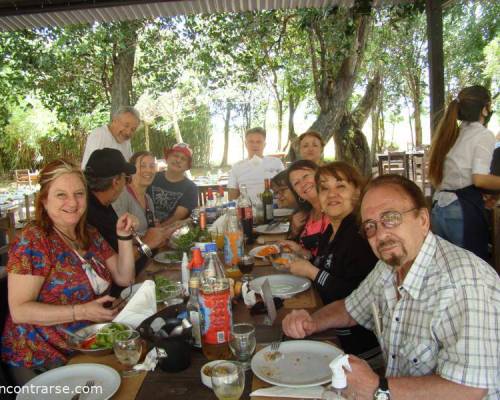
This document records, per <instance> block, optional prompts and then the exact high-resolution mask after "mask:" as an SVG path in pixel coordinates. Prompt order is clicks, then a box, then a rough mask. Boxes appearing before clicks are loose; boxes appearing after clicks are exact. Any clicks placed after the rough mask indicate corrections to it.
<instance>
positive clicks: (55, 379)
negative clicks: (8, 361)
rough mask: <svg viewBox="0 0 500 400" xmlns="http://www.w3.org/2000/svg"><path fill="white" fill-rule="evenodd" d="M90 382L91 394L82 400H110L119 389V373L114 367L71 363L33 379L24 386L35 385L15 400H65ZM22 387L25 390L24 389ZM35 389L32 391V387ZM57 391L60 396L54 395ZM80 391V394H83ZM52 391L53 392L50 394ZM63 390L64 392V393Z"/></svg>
mask: <svg viewBox="0 0 500 400" xmlns="http://www.w3.org/2000/svg"><path fill="white" fill-rule="evenodd" d="M90 380H93V381H94V385H95V387H94V388H93V389H92V392H89V393H88V394H85V395H84V394H82V396H81V397H82V398H85V400H106V399H109V398H111V396H113V395H114V394H115V393H116V391H117V390H118V388H119V387H120V382H121V378H120V374H119V373H118V372H116V371H115V370H114V369H113V368H111V367H108V366H107V365H102V364H74V365H65V366H64V367H60V368H55V369H51V370H50V371H47V372H44V373H43V374H41V375H38V376H36V377H35V378H33V379H32V380H30V381H29V382H28V383H26V386H27V387H34V386H37V388H36V389H37V390H32V391H31V392H30V393H19V394H18V395H17V397H16V399H17V400H58V399H61V400H63V399H64V400H68V399H70V398H71V397H72V396H74V395H75V394H76V392H75V391H74V389H75V387H76V386H85V383H86V382H87V381H90ZM26 386H25V387H26ZM33 389H35V388H33ZM58 389H59V392H60V393H57V390H58ZM81 389H83V388H80V391H82V390H81ZM49 390H52V393H50V392H49ZM63 390H66V393H64V392H63Z"/></svg>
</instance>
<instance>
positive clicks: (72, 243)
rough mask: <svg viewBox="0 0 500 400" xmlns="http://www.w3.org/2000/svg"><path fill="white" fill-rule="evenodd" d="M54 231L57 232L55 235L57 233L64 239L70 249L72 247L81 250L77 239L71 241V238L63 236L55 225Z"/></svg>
mask: <svg viewBox="0 0 500 400" xmlns="http://www.w3.org/2000/svg"><path fill="white" fill-rule="evenodd" d="M54 229H55V230H56V231H57V233H59V234H60V235H61V236H62V237H63V239H66V240H67V241H68V242H69V243H70V245H71V247H73V248H74V249H75V250H80V249H81V246H80V242H79V241H78V238H75V239H73V238H72V237H70V236H69V235H67V234H65V233H64V232H63V231H61V230H60V229H59V228H58V227H56V226H55V225H54Z"/></svg>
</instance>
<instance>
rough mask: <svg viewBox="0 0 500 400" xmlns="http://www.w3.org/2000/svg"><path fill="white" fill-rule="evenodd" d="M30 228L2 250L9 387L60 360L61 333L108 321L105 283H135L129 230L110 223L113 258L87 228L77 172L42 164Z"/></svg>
mask: <svg viewBox="0 0 500 400" xmlns="http://www.w3.org/2000/svg"><path fill="white" fill-rule="evenodd" d="M35 206H36V211H35V215H36V218H35V221H34V223H32V224H30V225H28V226H27V227H26V228H25V229H24V230H23V231H22V233H21V234H20V236H19V238H17V239H16V240H15V241H14V242H13V243H12V245H11V247H10V249H9V260H8V263H7V272H8V289H9V293H8V301H9V316H8V317H7V321H6V323H5V327H4V331H3V335H2V347H1V354H2V360H3V361H4V362H5V363H6V364H7V365H8V367H9V370H10V372H11V375H12V376H13V379H14V380H15V382H16V384H18V385H22V384H24V383H25V382H27V381H28V380H29V379H31V378H33V377H34V376H35V375H36V374H37V373H40V372H43V371H46V370H48V369H51V368H54V367H57V366H61V365H63V364H65V363H66V361H67V360H68V357H69V355H70V354H71V353H72V349H71V348H70V346H69V345H68V341H67V339H68V336H67V334H66V333H65V332H64V330H63V329H61V328H65V329H67V330H69V331H73V332H74V331H76V330H78V329H81V328H83V327H85V326H86V325H88V324H89V323H91V322H104V321H111V320H112V319H113V318H114V317H115V315H116V313H117V310H112V309H109V308H107V307H106V306H105V304H106V303H108V302H110V301H112V300H114V299H113V298H112V297H111V296H108V295H106V293H107V291H108V289H109V287H110V284H111V282H112V281H114V282H116V283H117V284H119V285H121V286H128V285H130V284H131V283H132V282H133V281H134V277H135V271H134V255H133V245H132V235H131V234H130V232H131V229H132V228H135V227H136V226H137V219H136V218H135V217H133V216H131V215H129V214H125V215H123V216H122V217H120V218H119V219H118V222H117V223H116V234H117V237H118V249H119V253H118V254H116V253H115V252H114V250H113V249H112V248H111V247H110V246H109V244H108V243H107V242H106V241H105V240H104V239H103V237H102V236H101V235H100V234H99V232H98V231H97V230H96V229H95V228H92V227H90V226H88V225H87V223H86V210H87V189H86V183H85V178H84V175H83V173H82V171H81V170H80V168H79V167H77V166H76V165H74V164H72V163H70V162H68V161H65V160H56V161H53V162H51V163H49V164H48V165H47V166H45V168H43V169H42V171H41V172H40V192H39V194H38V196H37V199H36V205H35Z"/></svg>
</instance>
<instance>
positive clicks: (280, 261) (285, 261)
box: [273, 257, 290, 265]
mask: <svg viewBox="0 0 500 400" xmlns="http://www.w3.org/2000/svg"><path fill="white" fill-rule="evenodd" d="M273 262H274V263H276V264H283V265H285V264H289V263H290V259H289V258H285V257H277V258H274V259H273Z"/></svg>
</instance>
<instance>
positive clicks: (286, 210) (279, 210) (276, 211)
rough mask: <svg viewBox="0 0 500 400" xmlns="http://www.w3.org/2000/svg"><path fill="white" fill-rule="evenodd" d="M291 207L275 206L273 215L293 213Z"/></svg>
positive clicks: (286, 215)
mask: <svg viewBox="0 0 500 400" xmlns="http://www.w3.org/2000/svg"><path fill="white" fill-rule="evenodd" d="M293 211H294V209H293V208H275V209H274V210H273V215H274V216H275V217H288V216H289V215H292V214H293Z"/></svg>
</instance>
